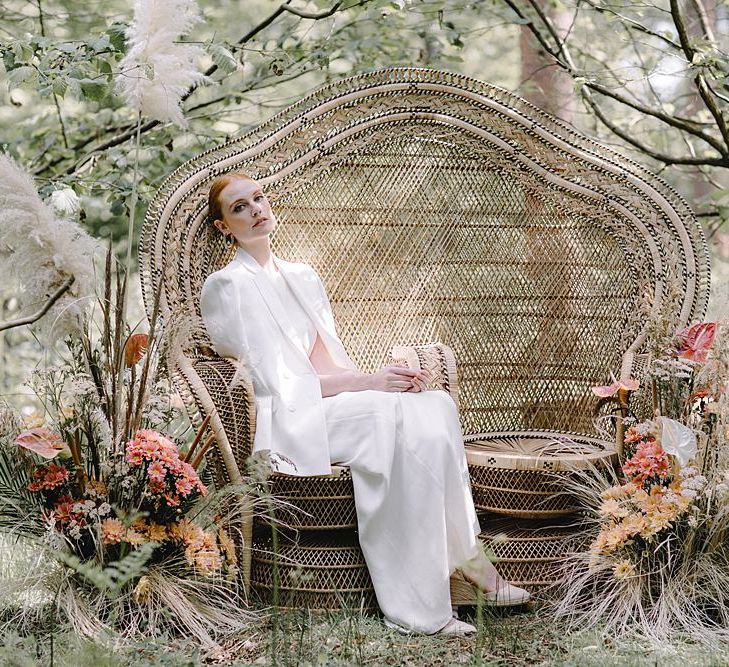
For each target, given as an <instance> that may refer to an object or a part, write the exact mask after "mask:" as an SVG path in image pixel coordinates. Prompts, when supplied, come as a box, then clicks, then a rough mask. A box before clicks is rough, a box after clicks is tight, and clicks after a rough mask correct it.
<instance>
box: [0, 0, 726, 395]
mask: <svg viewBox="0 0 729 667" xmlns="http://www.w3.org/2000/svg"><path fill="white" fill-rule="evenodd" d="M199 7H200V10H201V13H202V18H203V21H202V22H200V23H199V24H198V25H197V26H196V27H195V30H194V38H192V37H190V38H187V39H186V41H196V42H197V44H198V45H199V46H200V47H201V48H202V49H203V50H204V54H203V57H202V61H201V63H200V66H201V69H202V70H203V71H205V72H206V73H207V74H208V77H209V80H208V82H206V83H202V84H198V85H196V86H194V87H192V88H191V89H190V90H189V91H188V92H186V93H185V94H184V95H183V105H182V107H183V112H184V116H185V119H186V122H187V127H186V128H184V129H183V128H180V127H178V126H177V125H173V124H171V123H160V122H158V121H156V120H150V119H146V118H143V119H142V124H141V149H140V151H139V155H138V158H139V174H138V178H137V179H135V175H134V170H133V168H132V166H133V164H134V160H135V145H136V142H135V138H136V137H135V134H136V133H135V130H136V120H137V119H136V113H135V111H134V110H132V109H130V108H129V107H127V106H125V105H124V103H123V101H122V99H121V98H120V97H119V96H118V95H116V94H115V92H114V77H115V74H116V73H117V72H118V69H119V61H120V60H121V58H122V57H123V55H124V51H125V39H124V29H125V27H126V26H127V25H128V23H129V22H130V20H131V13H132V3H131V2H130V1H129V0H105V1H104V2H101V1H100V0H98V1H91V2H85V3H83V6H82V5H81V4H80V3H78V2H75V1H74V0H6V1H5V2H3V3H2V7H0V51H1V52H2V65H1V66H0V67H2V69H0V78H1V80H2V85H0V147H2V149H3V150H4V151H6V152H7V153H9V154H10V155H11V156H13V157H14V158H15V159H16V160H17V161H18V163H19V164H20V165H22V166H23V167H25V168H26V169H28V170H29V171H30V172H31V173H32V174H33V175H34V177H35V179H36V182H37V184H38V186H39V188H40V191H41V194H42V195H43V196H50V195H51V194H52V193H53V192H56V193H57V194H56V195H54V198H55V201H56V202H60V203H61V206H63V205H64V202H70V203H69V204H68V205H69V206H71V207H72V208H73V209H74V211H73V214H74V215H78V216H79V218H80V220H81V222H82V224H83V225H84V226H85V227H86V228H87V229H88V230H89V231H90V233H91V234H92V235H93V236H95V237H97V238H99V239H102V240H104V241H109V240H110V241H111V242H112V243H113V245H114V248H115V250H116V252H117V253H118V255H119V257H120V258H122V257H123V256H124V255H125V254H126V252H127V245H128V244H129V243H131V244H133V246H134V247H133V256H135V254H136V242H137V236H138V230H139V225H137V226H136V230H135V234H134V235H133V238H129V235H128V233H127V224H128V219H129V207H130V205H131V200H132V187H133V183H134V181H135V180H138V201H137V211H136V212H135V213H136V219H137V220H138V221H139V220H140V219H141V217H142V215H143V213H144V210H145V207H146V204H147V203H148V202H149V201H150V199H151V197H152V195H153V193H154V191H155V189H156V188H157V187H158V186H159V184H160V183H161V181H162V180H163V179H164V178H165V176H166V175H167V174H169V173H170V172H171V171H172V170H174V169H175V168H176V167H177V166H178V165H179V164H181V163H182V162H184V161H185V160H187V159H189V158H190V157H192V156H194V155H196V154H198V153H200V152H201V151H204V150H207V149H210V148H212V147H214V146H217V145H219V144H220V143H222V142H224V141H226V140H228V139H230V138H231V137H235V136H240V135H241V134H243V133H245V132H246V131H247V130H249V129H252V128H254V127H255V126H256V125H258V124H259V123H260V122H262V121H264V120H266V119H267V118H269V117H270V116H271V115H273V114H275V113H276V112H277V111H279V110H281V109H282V108H284V107H285V106H287V105H288V104H290V103H293V102H295V101H297V100H298V99H300V98H301V97H302V96H304V95H306V94H308V93H309V92H311V91H312V90H314V89H315V88H317V87H318V86H320V85H322V84H324V83H326V82H328V81H332V80H336V79H338V78H341V77H344V76H348V75H352V74H357V73H361V72H366V71H369V70H372V69H375V68H379V67H387V66H418V67H433V68H442V69H447V70H451V71H455V72H459V73H462V74H465V75H467V76H471V77H475V78H478V79H481V80H483V81H486V82H489V83H492V84H495V85H497V86H501V87H503V88H505V89H507V90H510V91H513V92H516V93H518V94H520V95H522V96H524V97H526V98H527V99H528V100H530V101H531V102H533V103H534V104H535V105H537V106H539V107H541V108H543V109H546V110H547V111H550V112H552V113H554V114H555V115H557V116H558V117H560V118H561V119H563V120H564V121H565V122H567V123H570V124H572V125H574V126H575V127H576V128H577V129H579V130H581V131H582V132H585V133H587V134H588V135H590V136H593V137H596V138H599V139H601V140H603V141H605V142H607V143H608V144H611V145H614V146H616V147H618V149H619V150H621V151H623V152H624V153H627V154H628V155H630V156H631V157H633V158H634V159H636V160H638V161H640V162H642V163H644V164H647V165H649V166H650V167H651V168H653V169H654V170H655V171H657V172H658V173H659V174H660V175H661V176H662V177H663V178H665V179H666V180H667V181H669V182H670V183H671V184H672V185H673V186H674V187H675V188H676V189H677V190H678V191H679V192H680V193H681V194H682V195H683V196H684V197H685V198H686V199H687V200H688V201H689V202H690V204H691V205H692V207H693V208H694V210H695V211H696V213H697V215H698V216H699V217H700V219H701V220H702V223H703V224H704V228H705V230H706V232H707V238H708V240H709V243H710V244H711V247H712V250H713V256H714V289H713V296H712V304H711V312H710V313H709V318H711V317H716V316H717V315H718V312H719V310H718V309H720V308H721V306H722V305H723V304H725V303H726V302H727V301H728V300H729V298H728V293H727V290H726V283H727V275H728V273H729V272H728V271H727V269H726V261H727V259H728V258H729V228H728V227H727V224H726V223H727V220H728V219H729V123H728V121H727V118H728V117H729V104H728V103H729V57H728V56H727V51H728V50H729V38H728V37H727V36H728V35H729V7H728V6H727V3H726V2H724V1H722V0H707V1H706V2H704V0H669V1H665V0H654V1H653V2H650V3H635V2H624V1H623V0H610V1H608V2H605V1H603V0H586V1H580V2H574V1H573V0H567V1H566V2H562V1H561V0H549V1H548V0H339V1H336V0H308V1H305V0H285V1H282V2H274V1H273V0H245V2H243V1H237V0H214V1H213V0H201V1H200V2H199ZM69 190H72V191H73V192H72V193H71V192H69ZM74 195H75V196H77V197H78V198H79V204H80V205H75V204H74V202H75V197H74ZM131 282H132V290H133V293H132V298H131V299H130V305H129V308H130V316H131V318H132V320H133V321H134V318H136V320H140V321H141V320H143V315H142V310H141V299H140V298H138V281H137V280H135V279H133V280H132V281H131ZM135 290H136V291H135ZM16 292H17V286H15V285H13V284H12V283H9V282H8V281H7V280H3V284H2V287H0V321H5V320H8V319H12V318H13V317H16V316H17V315H18V312H19V308H20V306H21V304H19V302H18V300H17V299H16V298H15V294H16ZM39 305H40V304H28V303H26V304H23V308H24V312H28V311H32V310H34V309H35V308H37V307H38V306H39ZM43 353H44V351H43V350H42V349H41V346H40V344H39V343H38V341H37V340H35V339H34V337H33V336H32V335H31V334H30V332H29V331H28V330H27V329H26V328H21V329H15V330H11V331H9V332H6V333H4V334H0V393H2V394H3V395H4V396H5V397H6V398H7V399H8V400H9V401H10V402H11V403H14V404H16V405H19V404H20V405H22V404H23V403H24V402H26V401H27V400H29V399H28V396H29V391H27V390H26V389H24V388H23V380H24V378H25V377H26V376H27V372H28V368H29V367H32V366H34V365H35V364H37V363H38V360H39V359H40V358H41V356H42V354H43ZM27 409H31V408H30V406H28V407H27Z"/></svg>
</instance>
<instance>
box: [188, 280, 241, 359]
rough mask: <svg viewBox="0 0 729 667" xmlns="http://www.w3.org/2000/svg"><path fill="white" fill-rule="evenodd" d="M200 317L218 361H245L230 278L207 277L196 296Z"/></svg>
mask: <svg viewBox="0 0 729 667" xmlns="http://www.w3.org/2000/svg"><path fill="white" fill-rule="evenodd" d="M200 314H201V315H202V319H203V322H204V323H205V328H206V329H207V331H208V335H209V336H210V340H211V342H212V344H213V347H214V348H215V351H216V352H217V353H218V354H219V355H220V356H221V357H232V358H234V359H246V358H247V357H246V352H247V349H248V345H247V341H246V337H245V327H244V326H243V322H242V320H241V314H240V306H239V303H238V294H237V293H236V290H235V285H234V284H233V281H232V280H231V279H230V278H227V277H225V276H219V275H215V274H211V275H210V276H208V278H207V279H206V280H205V283H204V285H203V288H202V292H201V293H200Z"/></svg>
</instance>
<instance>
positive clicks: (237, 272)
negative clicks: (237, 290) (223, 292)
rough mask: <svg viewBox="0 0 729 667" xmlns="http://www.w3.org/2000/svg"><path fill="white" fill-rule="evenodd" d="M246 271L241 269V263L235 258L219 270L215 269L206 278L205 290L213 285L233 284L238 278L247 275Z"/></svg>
mask: <svg viewBox="0 0 729 667" xmlns="http://www.w3.org/2000/svg"><path fill="white" fill-rule="evenodd" d="M245 273H246V272H245V271H242V270H241V267H240V264H239V263H238V262H236V261H235V260H233V261H231V262H229V263H228V264H226V265H225V266H223V267H222V268H220V269H218V270H217V271H213V272H212V273H211V274H209V275H208V277H207V278H205V281H204V282H203V287H202V288H203V290H206V289H210V288H211V287H224V286H225V285H230V284H232V283H233V282H234V281H235V280H236V279H239V278H240V277H241V276H244V275H245Z"/></svg>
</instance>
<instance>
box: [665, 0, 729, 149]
mask: <svg viewBox="0 0 729 667" xmlns="http://www.w3.org/2000/svg"><path fill="white" fill-rule="evenodd" d="M670 5H671V17H672V18H673V23H674V25H675V26H676V30H677V31H678V39H679V42H680V43H681V48H682V50H683V52H684V54H685V55H686V59H687V60H688V62H689V67H691V65H692V64H693V61H694V56H695V55H696V49H694V47H693V45H692V44H691V41H690V39H689V34H688V30H686V24H685V23H684V21H683V16H681V9H680V7H679V6H678V0H670ZM694 83H695V84H696V88H697V89H698V91H699V95H700V97H701V99H702V101H703V102H704V105H705V106H706V108H707V109H708V110H709V112H710V113H711V115H712V116H713V117H714V120H715V121H716V124H717V125H718V126H719V132H720V133H721V136H722V138H723V139H724V146H723V148H717V150H718V151H719V152H720V153H721V154H722V155H724V154H725V153H727V152H729V127H727V124H726V123H725V121H724V114H723V113H722V111H721V109H720V108H719V105H718V104H717V103H716V100H715V99H714V97H713V96H712V94H711V91H710V90H709V88H708V86H707V85H706V80H705V79H704V75H703V73H702V72H701V71H699V72H698V73H697V74H696V76H695V77H694Z"/></svg>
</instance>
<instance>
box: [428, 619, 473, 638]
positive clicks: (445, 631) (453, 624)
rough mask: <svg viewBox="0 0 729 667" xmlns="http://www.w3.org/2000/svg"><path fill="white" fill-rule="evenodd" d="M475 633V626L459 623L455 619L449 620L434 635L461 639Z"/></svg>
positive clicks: (463, 622)
mask: <svg viewBox="0 0 729 667" xmlns="http://www.w3.org/2000/svg"><path fill="white" fill-rule="evenodd" d="M475 632H476V626H474V625H471V624H470V623H466V622H465V621H459V620H458V619H457V618H451V620H450V621H448V623H446V624H445V625H444V626H443V627H442V628H441V629H440V630H438V632H436V633H435V634H436V635H456V636H459V637H463V636H465V635H472V634H474V633H475Z"/></svg>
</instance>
